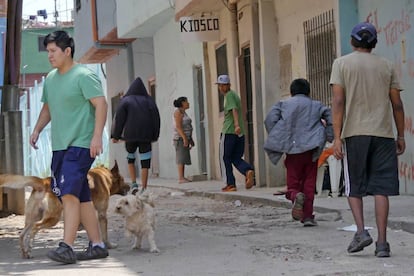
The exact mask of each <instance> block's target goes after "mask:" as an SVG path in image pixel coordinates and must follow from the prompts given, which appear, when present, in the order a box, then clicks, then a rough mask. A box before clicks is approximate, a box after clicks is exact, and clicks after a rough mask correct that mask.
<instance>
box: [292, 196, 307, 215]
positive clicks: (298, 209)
mask: <svg viewBox="0 0 414 276" xmlns="http://www.w3.org/2000/svg"><path fill="white" fill-rule="evenodd" d="M304 203H305V194H304V193H301V192H299V193H297V194H296V198H295V201H294V202H293V205H292V218H293V219H294V220H301V219H302V217H303V204H304Z"/></svg>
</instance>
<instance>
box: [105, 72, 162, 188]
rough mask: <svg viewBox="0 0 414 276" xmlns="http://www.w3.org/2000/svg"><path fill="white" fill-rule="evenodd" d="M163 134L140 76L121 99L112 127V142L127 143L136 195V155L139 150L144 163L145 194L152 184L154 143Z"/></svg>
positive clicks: (130, 171)
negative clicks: (149, 172)
mask: <svg viewBox="0 0 414 276" xmlns="http://www.w3.org/2000/svg"><path fill="white" fill-rule="evenodd" d="M159 134H160V114H159V111H158V107H157V105H156V103H155V101H154V99H153V98H152V97H151V96H150V95H149V94H148V92H147V89H146V88H145V86H144V83H143V82H142V80H141V78H140V77H137V78H136V79H135V80H134V81H133V82H132V84H131V86H130V87H129V89H128V91H127V92H126V94H125V96H123V98H122V99H121V101H120V103H119V105H118V108H117V110H116V113H115V117H114V120H113V125H112V135H111V137H112V142H114V143H117V142H118V141H119V140H124V141H125V148H126V150H127V152H128V156H127V159H128V171H129V174H130V177H131V181H132V192H133V193H134V194H135V193H136V192H137V191H138V184H137V183H136V171H135V152H136V150H137V149H138V150H139V159H140V161H141V184H142V188H141V192H144V191H145V189H146V188H147V184H148V171H149V168H150V165H151V150H152V148H151V143H152V142H156V141H157V140H158V137H159Z"/></svg>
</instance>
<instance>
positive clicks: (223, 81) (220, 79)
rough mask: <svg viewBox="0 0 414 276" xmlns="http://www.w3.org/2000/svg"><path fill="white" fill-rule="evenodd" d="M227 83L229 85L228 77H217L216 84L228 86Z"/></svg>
mask: <svg viewBox="0 0 414 276" xmlns="http://www.w3.org/2000/svg"><path fill="white" fill-rule="evenodd" d="M229 83H230V78H229V76H228V75H220V76H218V78H217V82H216V84H229Z"/></svg>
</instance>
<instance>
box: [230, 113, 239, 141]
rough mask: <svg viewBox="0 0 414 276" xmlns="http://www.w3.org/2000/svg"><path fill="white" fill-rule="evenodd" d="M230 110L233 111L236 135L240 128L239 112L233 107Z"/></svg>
mask: <svg viewBox="0 0 414 276" xmlns="http://www.w3.org/2000/svg"><path fill="white" fill-rule="evenodd" d="M231 112H232V113H233V123H234V132H235V133H236V134H237V135H240V133H241V129H240V126H239V112H238V110H237V108H233V109H232V110H231Z"/></svg>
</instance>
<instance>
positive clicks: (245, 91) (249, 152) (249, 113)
mask: <svg viewBox="0 0 414 276" xmlns="http://www.w3.org/2000/svg"><path fill="white" fill-rule="evenodd" d="M239 68H240V98H241V103H242V111H243V114H244V117H243V119H244V120H245V122H246V125H245V128H246V134H245V138H246V140H245V141H246V142H245V145H244V159H245V160H246V161H247V162H248V163H250V164H254V130H253V92H252V90H253V89H252V71H251V62H250V46H246V47H244V48H242V54H241V56H240V57H239Z"/></svg>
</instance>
